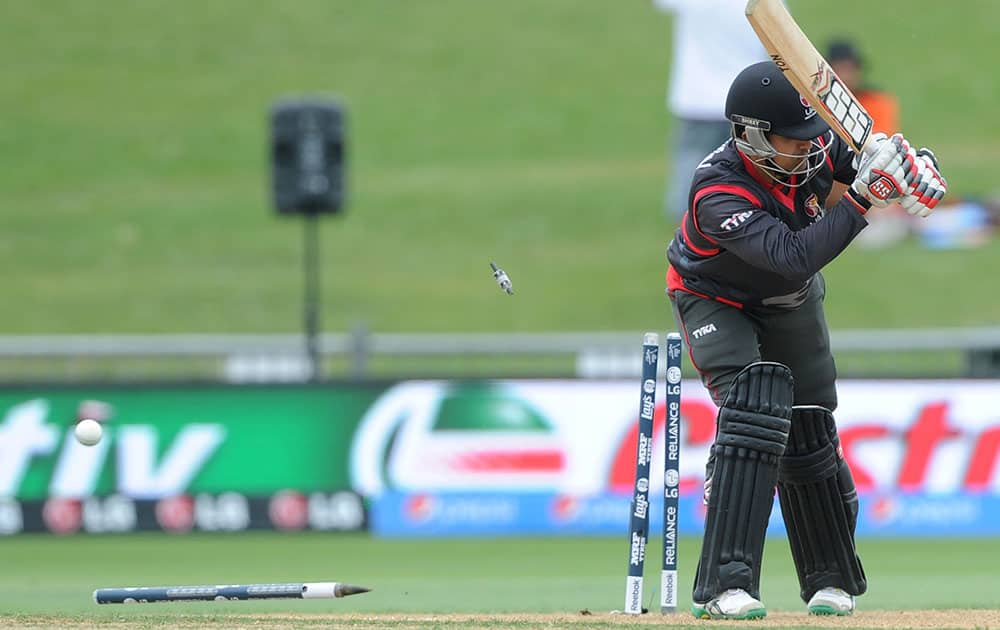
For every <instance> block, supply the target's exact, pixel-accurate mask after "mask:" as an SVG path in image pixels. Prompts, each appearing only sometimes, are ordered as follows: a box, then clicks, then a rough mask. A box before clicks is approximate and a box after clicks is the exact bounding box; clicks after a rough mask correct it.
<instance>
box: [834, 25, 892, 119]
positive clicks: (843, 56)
mask: <svg viewBox="0 0 1000 630" xmlns="http://www.w3.org/2000/svg"><path fill="white" fill-rule="evenodd" d="M826 59H827V61H829V62H830V67H832V68H833V71H834V72H836V73H837V76H839V77H840V78H841V80H843V81H844V83H845V84H846V85H847V88H848V89H849V90H851V92H853V93H854V95H855V96H857V97H858V100H859V101H861V105H862V106H863V107H864V108H865V109H866V110H868V114H869V115H871V117H872V122H873V123H874V124H873V131H881V132H882V133H884V134H886V135H887V136H891V135H892V134H894V133H896V132H897V131H900V128H899V101H898V100H897V99H896V97H895V95H893V94H891V93H889V92H886V91H884V90H880V89H878V88H875V87H872V86H871V85H870V84H869V83H868V81H867V79H866V76H865V62H864V57H862V56H861V51H859V50H858V48H857V46H855V45H854V43H853V42H852V41H850V40H848V39H840V38H838V39H835V40H833V41H831V42H830V44H829V46H828V47H827V52H826Z"/></svg>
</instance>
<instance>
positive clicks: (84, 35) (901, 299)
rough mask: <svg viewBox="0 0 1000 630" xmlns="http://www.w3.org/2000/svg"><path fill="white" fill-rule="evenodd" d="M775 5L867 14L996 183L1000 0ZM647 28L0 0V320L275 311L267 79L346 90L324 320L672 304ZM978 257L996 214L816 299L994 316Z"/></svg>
mask: <svg viewBox="0 0 1000 630" xmlns="http://www.w3.org/2000/svg"><path fill="white" fill-rule="evenodd" d="M789 4H790V6H791V7H792V10H793V12H794V13H795V15H796V16H797V17H798V18H799V20H800V21H801V23H802V25H803V26H804V28H805V29H806V31H807V32H808V33H809V34H810V35H811V36H813V38H814V39H815V40H816V41H817V42H820V43H821V45H822V42H824V41H826V39H827V38H828V37H829V36H831V35H833V34H839V33H849V34H851V35H854V36H856V37H858V38H859V39H861V40H863V41H864V48H865V52H866V53H867V56H868V58H869V60H870V66H871V74H872V78H873V80H874V81H875V82H876V83H878V84H880V85H881V86H883V87H886V88H889V89H891V90H893V91H895V92H897V93H898V94H899V96H900V98H901V100H902V102H903V116H902V117H903V121H904V128H905V131H906V132H907V134H908V135H909V136H910V137H911V138H912V139H913V140H914V142H916V143H918V144H927V145H930V146H933V147H934V148H935V149H936V150H937V153H938V155H939V156H940V157H941V159H942V163H943V168H944V170H945V173H946V174H947V176H948V178H949V180H950V182H951V185H952V191H953V194H954V195H956V196H959V195H971V196H980V195H987V194H991V193H993V192H994V191H996V190H997V184H996V178H995V175H994V173H993V170H994V167H995V164H996V160H995V159H994V158H995V157H996V153H997V150H996V147H997V141H998V135H1000V134H998V131H997V128H996V125H991V124H990V121H992V120H993V119H994V115H993V109H994V101H995V98H994V97H995V91H996V89H995V88H996V79H995V78H994V77H993V75H992V74H991V73H990V72H988V71H987V72H984V71H983V69H982V68H981V64H976V63H974V62H973V61H974V60H976V59H991V58H995V57H996V55H997V51H998V46H1000V45H998V43H997V38H996V37H995V29H996V26H995V25H996V24H997V23H998V22H1000V3H996V2H994V1H992V0H963V2H962V3H961V10H958V9H956V8H955V6H953V5H952V4H949V3H920V6H919V9H918V10H914V6H913V3H912V2H909V1H906V0H887V1H886V2H880V3H869V2H867V1H863V0H844V1H843V2H836V3H834V2H827V3H820V2H807V1H805V0H791V1H790V2H789ZM859 16H863V18H859ZM669 26H670V18H668V17H667V16H665V15H663V14H660V13H658V12H656V11H655V10H654V9H653V7H652V4H651V3H650V2H648V1H646V0H632V1H621V2H609V1H605V0H584V1H579V0H547V1H545V2H527V1H520V0H518V1H515V2H506V3H495V2H472V1H468V0H433V1H428V2H394V1H391V0H366V1H364V2H358V1H355V0H300V1H297V2H294V3H288V2H271V1H266V2H258V3H254V4H253V6H252V7H250V6H248V5H243V4H240V3H235V2H230V1H227V0H198V1H197V2H195V1H194V0H179V1H170V2H168V1H166V0H143V1H141V2H124V1H120V0H111V1H109V2H100V3H79V2H70V1H68V0H52V1H51V2H46V3H45V4H44V7H41V6H39V5H36V4H35V3H30V2H15V3H8V6H5V9H4V19H3V20H0V39H2V41H3V42H4V51H5V57H6V58H7V59H9V60H11V63H9V64H7V66H6V68H5V73H4V80H3V81H2V82H0V108H2V110H3V112H4V125H3V131H2V132H0V213H2V215H3V217H4V228H3V229H4V238H3V240H2V243H0V266H2V268H3V269H4V272H5V273H4V277H5V283H4V294H5V295H6V296H7V297H8V299H7V300H6V308H4V309H0V333H69V332H143V333H144V332H160V331H165V332H213V331H220V332H221V331H231V332H277V331H295V330H298V329H299V328H300V321H301V316H300V302H301V269H300V251H301V230H302V228H301V225H300V223H299V222H298V221H296V220H282V219H279V218H277V217H275V216H274V215H273V213H272V210H271V207H270V202H269V200H268V193H267V187H268V165H267V158H266V156H267V129H266V116H267V110H268V107H269V106H270V104H271V103H272V102H273V101H274V100H275V99H276V98H278V97H280V96H284V95H288V94H298V93H327V94H336V95H339V97H340V98H341V99H342V100H343V102H344V103H345V104H346V106H347V107H348V109H349V113H350V124H349V127H350V138H349V153H350V171H349V180H350V197H349V207H348V210H347V213H346V215H345V216H344V217H342V218H337V219H333V220H328V221H324V223H323V227H322V242H323V246H324V254H323V263H324V276H323V287H324V296H325V299H324V305H323V320H324V328H325V329H327V330H347V329H348V328H349V327H350V326H351V325H353V324H355V323H358V322H364V323H365V324H367V326H368V327H369V328H370V329H373V330H378V331H453V330H468V331H476V330H500V331H504V330H591V329H600V330H623V329H637V330H638V329H646V328H649V327H651V326H654V325H657V323H658V322H661V323H665V322H668V321H669V318H670V315H669V310H668V309H667V308H666V304H665V302H664V298H663V292H662V276H663V272H664V266H665V262H664V256H663V251H664V246H665V244H666V242H667V240H668V239H669V238H670V234H671V231H672V228H673V226H672V225H670V224H669V223H668V222H666V221H665V220H664V218H663V216H662V213H661V209H660V199H661V195H662V188H663V179H664V178H663V172H664V170H665V168H666V161H667V158H666V154H665V148H664V140H665V135H666V133H667V132H668V130H669V120H668V118H667V117H666V114H665V109H664V91H665V85H666V77H667V73H668V68H669V50H670V31H669ZM491 259H495V260H497V261H498V262H500V263H501V265H502V266H503V267H504V268H505V269H506V270H507V271H508V272H509V273H510V275H511V278H512V279H513V281H514V284H515V289H516V291H517V295H516V296H515V297H514V298H510V299H508V298H506V297H505V296H503V295H502V294H500V293H499V291H498V290H497V287H496V286H495V284H494V283H493V282H492V280H491V278H490V275H489V267H488V263H489V261H490V260H491ZM998 263H1000V245H998V244H997V243H995V242H994V243H993V244H991V245H989V246H987V247H984V248H982V249H979V250H976V251H973V252H929V251H926V250H924V249H922V248H920V247H918V246H917V245H915V244H913V243H910V244H906V245H904V246H900V247H895V248H892V249H889V250H883V251H878V252H864V251H858V252H852V253H849V254H847V255H845V256H844V257H843V258H842V259H841V260H839V261H837V262H836V263H835V264H833V265H832V266H831V268H830V269H829V274H828V275H829V279H830V298H829V300H828V305H829V311H830V318H829V319H830V321H831V325H833V326H834V327H857V326H867V327H880V326H900V327H916V326H929V325H941V326H949V325H972V324H989V323H995V322H997V321H1000V294H997V292H995V291H984V290H982V287H981V286H980V282H981V280H980V279H978V277H979V276H980V275H981V270H983V269H991V268H995V267H997V265H998ZM929 294H930V295H933V299H928V297H929ZM661 325H662V324H661Z"/></svg>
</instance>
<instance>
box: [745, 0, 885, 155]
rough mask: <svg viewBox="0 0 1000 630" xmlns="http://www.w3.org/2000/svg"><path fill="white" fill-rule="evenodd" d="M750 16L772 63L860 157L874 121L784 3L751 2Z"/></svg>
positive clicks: (748, 16)
mask: <svg viewBox="0 0 1000 630" xmlns="http://www.w3.org/2000/svg"><path fill="white" fill-rule="evenodd" d="M746 16H747V20H749V22H750V25H751V26H752V27H753V30H754V31H755V32H756V33H757V38H758V39H760V42H761V43H762V44H763V45H764V48H765V49H766V50H767V52H768V54H769V55H770V56H771V60H772V61H774V63H776V64H777V65H778V67H779V68H780V69H781V71H782V72H784V73H785V76H786V77H788V80H789V81H790V82H791V83H792V85H794V86H795V89H796V90H798V91H799V94H801V95H802V97H803V98H805V99H806V100H807V101H808V102H809V104H810V105H812V107H813V109H815V110H816V113H818V114H819V115H820V116H821V117H822V118H823V120H825V121H826V122H827V124H828V125H830V128H831V129H833V132H834V133H836V134H837V135H838V136H840V137H841V138H843V139H844V141H845V142H847V144H848V145H850V147H851V148H852V149H854V151H855V153H859V154H860V153H861V152H862V150H863V149H864V147H865V145H866V144H867V143H868V139H869V137H870V136H871V133H872V117H871V116H870V115H869V114H868V112H867V111H865V108H864V107H862V106H861V103H860V102H859V101H858V98H857V97H856V96H854V94H852V93H851V91H850V90H849V89H847V86H846V85H844V82H843V81H841V80H840V77H838V76H837V74H836V73H835V72H834V71H833V68H831V67H830V64H829V63H827V61H826V59H824V58H823V55H821V54H819V52H817V50H816V47H815V46H813V45H812V42H810V41H809V38H808V37H806V35H805V33H803V32H802V29H801V28H799V25H798V24H796V23H795V20H794V19H793V18H792V16H791V15H790V14H789V13H788V9H786V8H785V5H784V3H783V2H782V0H748V2H747V7H746Z"/></svg>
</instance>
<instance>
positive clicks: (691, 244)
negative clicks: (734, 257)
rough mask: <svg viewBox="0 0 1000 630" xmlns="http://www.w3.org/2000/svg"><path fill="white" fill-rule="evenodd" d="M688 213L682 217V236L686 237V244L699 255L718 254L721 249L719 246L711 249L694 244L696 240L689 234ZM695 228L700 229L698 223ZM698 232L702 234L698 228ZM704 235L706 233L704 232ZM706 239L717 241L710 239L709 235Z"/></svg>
mask: <svg viewBox="0 0 1000 630" xmlns="http://www.w3.org/2000/svg"><path fill="white" fill-rule="evenodd" d="M687 214H688V213H685V214H684V217H683V218H682V219H681V236H683V237H684V244H685V245H687V247H688V249H690V250H691V251H693V252H694V253H696V254H698V255H699V256H715V255H716V254H718V253H719V252H720V251H721V250H720V249H719V248H718V247H713V248H711V249H702V248H701V247H698V246H697V245H695V244H694V242H693V241H692V240H691V236H690V235H688V229H687ZM692 218H693V217H692ZM695 229H698V226H697V225H695ZM698 233H699V234H701V230H698ZM702 236H705V235H704V234H702ZM705 240H707V241H709V242H710V243H714V242H715V241H712V240H711V239H709V238H708V237H705Z"/></svg>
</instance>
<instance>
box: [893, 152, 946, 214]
mask: <svg viewBox="0 0 1000 630" xmlns="http://www.w3.org/2000/svg"><path fill="white" fill-rule="evenodd" d="M946 192H948V182H946V181H945V179H944V177H942V176H941V171H940V169H939V167H938V161H937V157H936V156H935V155H934V152H933V151H931V150H930V149H928V148H926V147H924V148H921V149H920V150H919V151H917V178H916V180H914V183H913V186H911V187H910V189H909V190H908V191H907V194H906V195H904V196H903V198H902V199H901V200H900V201H899V205H901V206H903V208H905V209H906V211H907V212H909V213H910V214H913V215H916V216H919V217H926V216H928V215H929V214H930V213H931V212H934V207H935V206H937V205H938V202H939V201H941V198H942V197H944V194H945V193H946Z"/></svg>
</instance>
